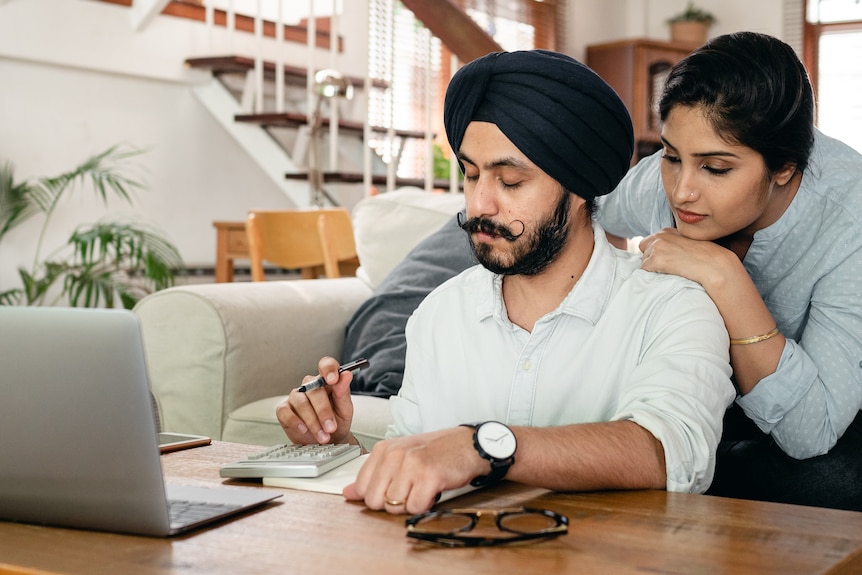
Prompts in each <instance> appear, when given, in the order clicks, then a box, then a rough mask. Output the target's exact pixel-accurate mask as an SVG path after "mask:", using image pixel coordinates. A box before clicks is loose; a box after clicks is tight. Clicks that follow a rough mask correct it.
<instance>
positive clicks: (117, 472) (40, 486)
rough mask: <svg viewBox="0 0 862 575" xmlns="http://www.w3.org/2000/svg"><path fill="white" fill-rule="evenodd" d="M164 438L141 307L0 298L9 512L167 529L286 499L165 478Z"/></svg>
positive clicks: (1, 423)
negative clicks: (184, 514) (181, 511)
mask: <svg viewBox="0 0 862 575" xmlns="http://www.w3.org/2000/svg"><path fill="white" fill-rule="evenodd" d="M156 436H157V429H156V423H155V418H154V415H153V408H152V402H151V398H150V392H149V382H148V379H147V369H146V363H145V359H144V348H143V342H142V340H141V331H140V326H139V324H138V319H137V316H136V315H134V314H133V313H132V312H129V311H125V310H104V309H102V310H94V309H86V310H85V309H76V308H50V307H2V306H0V461H2V464H0V520H7V521H21V522H25V523H38V524H47V525H60V526H67V527H77V528H84V529H96V530H101V531H112V532H119V533H135V534H140V535H151V536H168V535H175V534H177V533H181V532H185V531H188V530H189V529H192V528H195V527H199V526H201V525H204V524H207V523H210V522H212V521H215V520H219V519H222V518H224V517H227V516H229V515H233V514H236V513H240V512H242V511H245V510H247V509H250V508H252V507H255V506H257V505H261V504H263V503H264V502H266V501H270V500H272V499H274V498H276V497H279V496H280V493H278V492H277V491H273V490H264V489H259V488H254V487H231V486H218V487H214V488H206V487H185V486H174V485H167V486H166V485H165V483H164V480H163V476H162V467H161V462H160V460H159V447H158V442H157V437H156ZM199 449H207V448H206V447H201V448H199ZM214 471H215V470H214ZM169 500H174V501H184V502H192V503H191V505H189V504H185V503H179V504H169ZM171 505H173V506H174V507H175V509H176V508H178V507H180V508H182V507H192V508H193V510H192V511H190V512H188V513H189V514H190V515H191V517H190V518H187V519H178V518H174V519H172V512H171V511H170V509H169V508H170V507H171ZM201 506H203V507H204V508H209V509H210V512H209V513H208V514H204V513H205V512H203V511H195V510H194V509H197V508H200V507H201ZM174 513H176V512H174Z"/></svg>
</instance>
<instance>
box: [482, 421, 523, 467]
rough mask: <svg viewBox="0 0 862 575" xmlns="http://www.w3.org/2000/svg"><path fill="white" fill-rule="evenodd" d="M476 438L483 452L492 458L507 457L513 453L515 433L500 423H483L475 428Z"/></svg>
mask: <svg viewBox="0 0 862 575" xmlns="http://www.w3.org/2000/svg"><path fill="white" fill-rule="evenodd" d="M476 439H477V440H478V441H479V445H481V446H482V449H483V450H484V451H485V453H487V454H488V455H490V456H491V457H493V458H494V459H508V458H509V457H512V456H513V455H514V454H515V445H516V444H515V435H514V434H513V433H512V430H511V429H509V428H508V427H506V426H505V425H503V424H502V423H498V422H496V421H488V422H486V423H483V424H482V425H480V426H479V429H477V430H476Z"/></svg>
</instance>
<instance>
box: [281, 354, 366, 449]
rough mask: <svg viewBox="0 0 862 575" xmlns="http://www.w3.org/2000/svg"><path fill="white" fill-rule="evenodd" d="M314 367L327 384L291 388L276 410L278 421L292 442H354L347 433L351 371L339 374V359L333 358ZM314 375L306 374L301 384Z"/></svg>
mask: <svg viewBox="0 0 862 575" xmlns="http://www.w3.org/2000/svg"><path fill="white" fill-rule="evenodd" d="M317 367H318V369H319V370H320V376H321V377H323V378H324V380H325V381H326V385H325V386H323V387H320V388H318V389H312V390H310V391H307V392H304V393H303V392H299V391H297V390H296V389H294V390H293V391H291V392H290V395H288V396H287V399H286V400H285V401H283V402H282V403H281V405H279V406H278V407H277V408H276V410H275V414H276V417H278V422H279V423H280V424H281V427H282V429H284V432H285V433H286V434H287V437H288V438H289V439H290V441H292V442H293V443H299V444H309V443H356V440H355V439H354V438H353V436H352V435H351V434H350V424H351V423H352V422H353V400H352V399H351V398H350V382H351V381H353V374H352V373H351V372H349V371H345V372H343V373H340V374H339V373H338V361H336V360H335V359H334V358H332V357H324V358H322V359H321V360H320V361H319V362H318V364H317ZM316 378H317V376H313V375H309V376H306V377H305V378H304V379H303V383H307V382H309V381H312V380H314V379H316Z"/></svg>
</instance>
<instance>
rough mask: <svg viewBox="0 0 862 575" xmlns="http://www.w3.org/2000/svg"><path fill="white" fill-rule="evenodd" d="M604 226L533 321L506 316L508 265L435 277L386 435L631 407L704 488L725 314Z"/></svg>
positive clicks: (542, 421) (716, 421) (413, 333)
mask: <svg viewBox="0 0 862 575" xmlns="http://www.w3.org/2000/svg"><path fill="white" fill-rule="evenodd" d="M594 238H595V248H594V251H593V255H592V257H591V259H590V262H589V264H588V266H587V268H586V270H585V271H584V273H583V275H582V277H581V278H580V280H579V281H578V282H577V284H575V286H574V288H573V289H572V291H571V292H570V293H569V295H568V296H567V297H566V298H565V299H564V300H563V302H562V303H561V304H560V306H559V307H558V308H557V309H556V310H554V311H552V312H550V313H548V314H546V315H545V316H543V317H542V318H540V319H539V321H537V322H536V324H535V326H534V328H533V331H532V332H528V331H526V330H524V329H522V328H521V327H519V326H517V325H515V324H513V323H512V322H510V321H509V319H508V317H507V314H506V310H505V305H504V302H503V298H502V289H501V287H502V277H501V276H498V275H495V274H493V273H491V272H489V271H488V270H486V269H484V268H483V267H481V266H475V267H472V268H470V269H468V270H466V271H464V272H463V273H461V274H460V275H458V276H456V277H455V278H452V279H451V280H449V281H448V282H446V283H444V284H443V285H441V286H440V287H439V288H437V289H436V290H434V292H432V293H431V294H430V295H429V296H428V297H427V298H426V299H425V301H424V302H423V303H422V304H421V305H420V306H419V308H418V309H417V310H416V312H415V313H414V314H413V316H412V317H411V318H410V320H409V322H408V324H407V358H406V369H405V373H404V382H403V385H402V387H401V391H400V392H399V394H398V396H395V397H393V398H391V400H390V402H391V408H392V414H393V419H394V423H393V425H392V426H391V427H390V429H389V431H388V435H389V436H398V435H409V434H414V433H421V432H427V431H433V430H437V429H443V428H449V427H454V426H456V425H459V424H461V423H470V422H478V421H485V420H489V419H496V420H499V421H502V422H504V423H506V424H508V425H515V426H517V425H528V426H537V427H547V426H558V425H566V424H572V423H587V422H599V421H612V420H631V421H634V422H636V423H638V424H639V425H641V426H642V427H644V428H646V429H647V430H649V431H650V432H652V434H653V435H654V436H655V437H656V438H658V439H659V440H660V441H661V442H662V445H663V446H664V451H665V458H666V464H667V489H668V490H672V491H691V492H703V491H705V490H706V489H707V487H709V484H710V482H711V481H712V474H713V468H714V459H715V449H716V446H717V444H718V440H719V437H720V436H721V426H722V417H723V415H724V411H725V409H726V408H727V406H728V405H729V404H730V402H731V401H732V400H733V397H734V395H735V394H734V390H733V386H732V385H731V382H730V366H729V356H728V337H727V332H726V331H725V328H724V323H723V321H722V319H721V316H720V315H719V314H718V310H717V309H716V308H715V305H714V304H713V303H712V300H710V299H709V297H708V296H707V295H706V293H705V292H704V291H703V289H702V288H701V287H700V286H699V285H697V284H695V283H694V282H691V281H689V280H686V279H683V278H680V277H676V276H669V275H664V274H656V273H651V272H645V271H642V270H640V257H639V256H636V255H633V254H630V253H626V252H622V251H619V250H616V249H614V248H612V247H611V246H610V245H609V244H608V243H607V241H606V239H605V236H604V231H603V230H602V229H601V228H600V227H599V226H598V225H594Z"/></svg>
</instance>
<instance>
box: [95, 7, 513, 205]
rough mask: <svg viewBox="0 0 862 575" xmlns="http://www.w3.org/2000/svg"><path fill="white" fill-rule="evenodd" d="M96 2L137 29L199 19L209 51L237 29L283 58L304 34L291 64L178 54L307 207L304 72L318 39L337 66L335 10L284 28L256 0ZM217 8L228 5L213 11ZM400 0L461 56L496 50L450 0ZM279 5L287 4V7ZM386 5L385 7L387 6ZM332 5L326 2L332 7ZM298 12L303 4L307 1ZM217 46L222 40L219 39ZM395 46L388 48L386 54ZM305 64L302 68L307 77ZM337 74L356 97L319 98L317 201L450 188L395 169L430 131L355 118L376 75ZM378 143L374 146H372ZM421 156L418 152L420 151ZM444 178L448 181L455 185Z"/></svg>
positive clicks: (213, 104)
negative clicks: (252, 2)
mask: <svg viewBox="0 0 862 575" xmlns="http://www.w3.org/2000/svg"><path fill="white" fill-rule="evenodd" d="M103 1H107V2H112V3H118V4H126V5H130V7H132V8H133V11H135V12H136V13H135V14H134V15H133V16H134V18H133V20H134V21H135V22H137V24H136V27H138V28H141V27H143V26H146V25H147V23H148V22H150V21H151V20H152V19H153V18H154V14H159V13H161V14H169V15H174V16H182V17H185V18H192V19H197V20H202V21H204V22H205V23H206V24H207V26H208V29H209V36H210V47H211V48H214V50H213V51H216V52H217V51H220V50H219V49H218V48H216V45H218V44H219V42H213V38H214V36H217V35H219V34H222V35H223V34H224V33H225V32H227V33H228V35H229V36H230V37H231V42H230V45H233V37H234V33H235V32H237V31H239V32H241V34H242V35H243V36H245V38H244V39H243V42H244V43H245V46H247V45H248V44H249V42H248V38H249V32H251V33H252V34H253V37H252V38H253V40H254V41H255V42H257V44H255V46H260V45H262V42H261V40H263V41H265V42H268V43H269V52H268V53H269V55H272V54H273V50H272V47H273V44H275V47H276V51H275V53H276V54H279V53H281V54H283V53H284V52H283V51H284V49H285V48H284V46H285V43H286V42H290V45H289V48H288V50H289V51H290V52H291V53H292V54H293V55H294V60H295V58H296V52H297V49H302V48H303V47H302V46H301V44H302V40H304V41H305V43H306V46H305V50H306V52H307V53H308V66H297V65H295V62H294V64H288V63H285V62H283V61H281V57H279V61H274V60H264V59H263V58H264V57H266V56H265V55H264V56H261V55H260V54H256V55H255V54H254V51H251V52H248V51H245V52H244V53H241V52H242V49H240V50H239V51H237V52H236V53H234V54H229V55H226V56H214V55H208V54H204V55H197V56H193V57H189V58H187V59H186V60H185V66H186V67H187V68H189V69H195V70H201V71H205V72H207V74H208V76H209V80H208V81H205V82H202V83H200V84H197V85H195V86H194V87H193V88H192V90H193V91H194V94H195V96H196V97H197V99H198V100H199V101H200V102H201V103H202V104H203V105H204V107H205V108H206V109H207V110H208V111H209V112H210V113H211V114H212V115H213V116H214V117H215V118H216V119H217V120H218V121H219V123H220V124H221V125H222V126H223V127H224V129H225V130H227V131H228V133H230V134H231V135H232V136H233V138H234V139H235V140H236V141H237V142H238V143H239V144H240V145H241V146H242V147H243V148H244V149H245V150H246V151H247V152H248V154H249V156H250V157H251V158H253V159H254V160H255V161H256V162H257V164H258V165H259V166H260V168H261V169H262V170H263V171H264V172H265V173H266V174H267V175H268V176H269V177H270V178H271V179H272V181H273V182H275V183H276V185H277V186H278V187H279V188H280V189H281V190H282V191H283V192H284V193H285V195H286V196H287V197H288V198H289V199H290V200H291V202H292V203H293V204H295V205H296V206H297V207H307V206H309V205H310V204H311V203H312V194H311V193H310V192H311V191H310V189H309V188H311V187H312V186H310V185H308V184H309V183H310V181H311V180H310V171H311V166H310V163H311V162H310V160H311V159H312V155H313V154H312V152H311V145H312V127H311V123H312V119H311V115H312V114H311V113H310V108H311V107H312V106H313V105H314V104H313V102H316V101H315V100H313V97H312V96H310V93H311V88H312V82H311V76H312V74H313V72H314V70H315V69H319V68H321V66H319V65H318V64H315V63H314V60H315V57H316V58H317V60H320V59H321V58H320V55H321V54H320V50H321V49H322V48H325V47H326V43H328V44H329V49H330V62H332V63H333V65H332V66H331V67H333V68H335V69H338V68H339V65H338V64H335V62H336V61H338V62H341V61H343V58H342V55H343V51H344V46H343V38H342V37H341V36H339V33H338V32H339V31H338V20H339V18H340V17H339V16H338V15H337V14H335V13H333V14H331V15H330V16H325V17H315V15H314V14H311V18H309V19H308V20H307V21H305V22H304V24H302V25H301V26H296V25H290V26H287V25H282V24H281V23H280V21H279V20H276V21H275V22H273V21H268V20H266V19H264V18H263V17H262V15H261V13H260V7H261V6H263V3H262V2H260V0H258V14H257V15H256V16H248V15H245V16H243V15H239V14H231V13H230V12H229V10H232V6H233V2H232V1H228V2H227V3H225V2H223V1H222V2H219V0H203V2H192V1H190V0H136V1H135V2H134V3H132V2H129V0H103ZM225 4H226V5H227V6H228V7H229V8H227V9H223V8H219V6H223V5H225ZM370 4H371V2H370V1H369V3H368V5H369V6H370ZM403 4H404V6H406V7H407V8H408V9H411V10H413V12H414V13H415V15H416V17H417V18H418V19H419V20H421V21H422V22H423V24H424V25H425V26H426V27H428V29H429V30H430V31H431V32H432V33H433V34H434V35H436V36H437V37H439V38H441V39H442V41H443V42H444V43H445V44H446V45H447V46H449V47H450V49H451V51H452V53H453V54H455V55H456V56H458V57H459V58H460V59H461V61H467V60H472V59H473V58H475V57H478V56H480V55H483V54H485V53H487V52H489V51H492V50H499V49H500V47H499V45H497V44H496V42H494V40H493V39H491V38H490V36H488V35H487V34H486V33H485V32H484V31H483V30H482V29H481V28H480V27H479V26H478V25H477V24H476V23H475V22H473V20H472V19H470V18H469V17H468V16H467V15H466V14H465V13H464V12H463V11H462V10H461V9H460V8H459V7H457V6H456V5H455V4H454V3H453V1H452V0H408V1H404V2H403ZM139 5H140V6H144V7H146V6H147V5H149V9H148V10H147V9H146V8H144V9H138V6H139ZM287 5H288V6H291V4H290V3H287ZM395 5H396V3H392V6H395ZM281 6H284V4H281ZM332 6H333V8H334V7H335V4H334V3H333V5H332ZM287 9H288V10H290V9H296V8H295V7H294V8H290V7H289V8H287ZM308 9H309V10H311V2H309V4H308ZM393 9H394V8H393ZM279 10H284V8H283V7H281V8H279ZM354 16H355V13H354ZM232 26H233V27H234V28H233V29H232V28H231V27H232ZM303 32H304V34H303ZM302 36H305V38H304V39H303V38H301V37H302ZM222 37H224V36H222ZM310 39H313V42H312V41H311V40H310ZM253 44H254V42H253ZM221 45H222V46H224V43H223V42H222V43H221ZM354 46H355V43H354ZM395 49H396V48H395V47H393V48H392V50H393V51H394V50H395ZM279 51H281V52H279ZM252 56H255V57H252ZM348 60H349V59H348ZM309 68H312V74H310V73H309V70H308V69H309ZM346 79H347V80H348V81H349V82H350V83H351V84H352V86H353V88H354V92H355V93H357V95H358V97H356V98H354V99H353V101H350V102H348V101H345V100H338V99H332V100H327V99H323V100H322V108H321V110H320V113H321V114H322V116H323V117H322V118H321V121H320V125H321V128H320V131H319V132H320V134H319V135H320V138H319V139H318V140H319V141H318V146H319V148H318V153H317V158H320V160H319V161H318V165H319V169H320V170H321V171H322V175H321V178H320V179H322V186H323V187H324V190H323V196H324V197H325V199H326V203H328V204H331V205H336V206H339V205H340V206H345V207H348V208H350V207H351V206H352V205H353V204H355V202H357V201H359V200H360V199H361V198H362V197H364V196H365V195H367V194H369V193H375V192H376V191H384V190H389V189H393V188H395V187H402V186H417V187H423V188H425V189H429V190H430V189H431V188H450V187H451V186H452V184H453V181H451V180H450V179H446V180H434V179H432V178H430V177H427V176H426V177H422V178H419V177H412V178H405V177H398V176H397V175H396V173H397V168H398V165H399V162H400V161H401V158H402V152H403V151H404V149H405V146H406V145H407V143H408V142H409V141H411V140H412V141H421V140H424V141H425V142H426V143H427V150H428V152H429V155H430V151H431V140H432V139H433V138H434V137H435V134H434V133H431V131H430V129H429V130H426V131H417V130H404V129H398V128H395V127H393V126H375V125H369V124H368V123H367V122H366V121H365V118H366V117H367V115H368V102H369V100H370V94H371V92H373V91H377V92H378V93H384V94H385V93H386V91H387V90H389V89H390V87H389V85H388V83H387V82H385V81H383V80H379V79H366V78H362V77H347V78H346ZM372 140H376V141H377V142H378V146H377V148H378V149H383V150H385V154H386V157H385V159H384V158H383V157H381V155H380V154H378V153H377V151H375V149H374V148H372V147H371V145H370V142H371V141H372ZM381 141H382V142H384V143H383V144H382V145H381V144H380V142H381ZM326 150H328V152H329V153H328V154H327V153H326V152H325V151H326ZM421 155H423V156H424V155H425V154H424V152H423V153H422V154H421ZM429 165H430V163H429ZM454 183H455V184H456V185H457V182H454Z"/></svg>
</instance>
